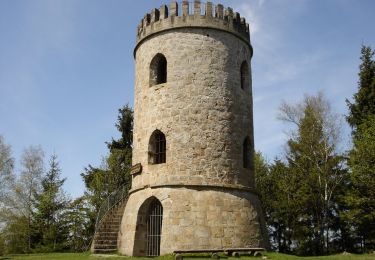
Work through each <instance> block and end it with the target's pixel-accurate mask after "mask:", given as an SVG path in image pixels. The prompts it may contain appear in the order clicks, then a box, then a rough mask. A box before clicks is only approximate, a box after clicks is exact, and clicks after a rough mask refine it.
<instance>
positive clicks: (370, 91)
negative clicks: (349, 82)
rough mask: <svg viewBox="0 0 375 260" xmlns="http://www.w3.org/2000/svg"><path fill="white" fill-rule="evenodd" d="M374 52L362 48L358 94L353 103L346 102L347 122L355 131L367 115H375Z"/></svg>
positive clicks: (364, 47) (367, 48)
mask: <svg viewBox="0 0 375 260" xmlns="http://www.w3.org/2000/svg"><path fill="white" fill-rule="evenodd" d="M374 54H375V52H374V51H373V50H372V49H371V47H369V46H364V45H363V46H362V49H361V58H360V59H361V61H362V63H361V64H360V66H359V73H358V76H359V82H358V92H357V93H355V94H354V103H350V101H348V100H347V101H346V102H347V104H348V107H349V115H348V116H347V120H348V122H349V124H350V126H351V127H352V128H353V130H354V131H355V130H356V129H357V128H358V127H359V126H360V125H361V124H362V123H363V122H364V121H366V120H367V117H368V116H369V115H375V61H374V60H373V56H374Z"/></svg>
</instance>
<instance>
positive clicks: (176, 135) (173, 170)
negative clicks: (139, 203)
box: [133, 28, 254, 189]
mask: <svg viewBox="0 0 375 260" xmlns="http://www.w3.org/2000/svg"><path fill="white" fill-rule="evenodd" d="M157 53H161V54H163V55H164V56H165V57H166V59H167V70H168V72H167V82H166V83H164V84H160V85H156V86H152V87H150V85H149V75H150V71H149V68H150V62H151V60H152V58H153V57H154V56H155V55H156V54H157ZM250 58H251V51H250V48H249V45H248V44H247V43H245V42H244V41H243V40H241V39H239V38H237V37H234V36H233V35H232V34H230V33H225V32H222V31H217V30H213V29H201V28H180V29H175V30H173V31H167V32H162V33H159V34H157V35H155V36H151V37H150V38H149V39H147V40H146V41H144V42H143V43H142V44H141V45H140V46H139V47H138V48H137V52H136V69H135V71H136V75H135V125H134V148H133V164H136V163H141V164H142V166H143V172H142V174H139V175H135V176H134V178H133V189H137V188H142V187H144V186H147V185H161V184H190V185H199V184H201V185H229V186H230V185H232V186H233V185H235V186H245V187H253V185H254V176H253V171H252V167H250V169H245V168H243V162H242V144H243V141H244V139H245V138H246V136H248V137H249V138H250V140H251V151H252V150H253V141H252V140H253V127H252V91H251V83H250V84H249V85H248V86H246V88H245V89H244V90H243V89H241V87H240V67H241V64H242V62H243V61H247V63H248V65H249V74H250V75H251V66H250ZM250 82H251V79H250ZM156 129H159V130H161V131H162V132H163V133H164V134H165V136H166V142H167V154H166V157H167V159H166V163H165V164H156V165H152V164H149V163H148V145H149V139H150V136H151V134H152V132H153V131H154V130H156ZM251 161H252V160H251Z"/></svg>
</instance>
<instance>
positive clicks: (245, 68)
mask: <svg viewBox="0 0 375 260" xmlns="http://www.w3.org/2000/svg"><path fill="white" fill-rule="evenodd" d="M248 86H249V65H247V62H246V61H244V62H242V64H241V88H242V89H247V87H248Z"/></svg>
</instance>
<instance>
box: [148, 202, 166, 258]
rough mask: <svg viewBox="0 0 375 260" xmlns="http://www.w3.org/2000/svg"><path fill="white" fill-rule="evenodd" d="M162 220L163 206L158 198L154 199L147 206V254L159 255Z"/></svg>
mask: <svg viewBox="0 0 375 260" xmlns="http://www.w3.org/2000/svg"><path fill="white" fill-rule="evenodd" d="M162 221H163V207H162V205H161V203H160V202H159V200H157V199H154V200H153V201H152V202H151V205H150V207H149V212H148V217H147V256H159V255H160V240H161V226H162Z"/></svg>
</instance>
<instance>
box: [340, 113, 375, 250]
mask: <svg viewBox="0 0 375 260" xmlns="http://www.w3.org/2000/svg"><path fill="white" fill-rule="evenodd" d="M353 141H354V147H353V149H352V150H351V151H350V157H349V166H350V168H351V176H350V180H351V186H350V189H349V190H348V193H347V195H346V198H345V199H346V203H347V205H348V207H349V210H348V211H347V212H345V213H344V214H343V215H344V216H345V217H346V218H347V219H348V220H350V222H351V224H352V225H353V226H355V227H356V229H357V232H358V237H359V240H360V241H359V242H360V244H361V246H362V248H363V250H369V249H371V248H372V249H373V248H375V189H374V187H375V167H374V165H375V115H373V116H369V117H368V119H367V121H364V122H363V123H362V124H361V125H359V126H358V128H357V131H356V137H355V138H354V140H353Z"/></svg>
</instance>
